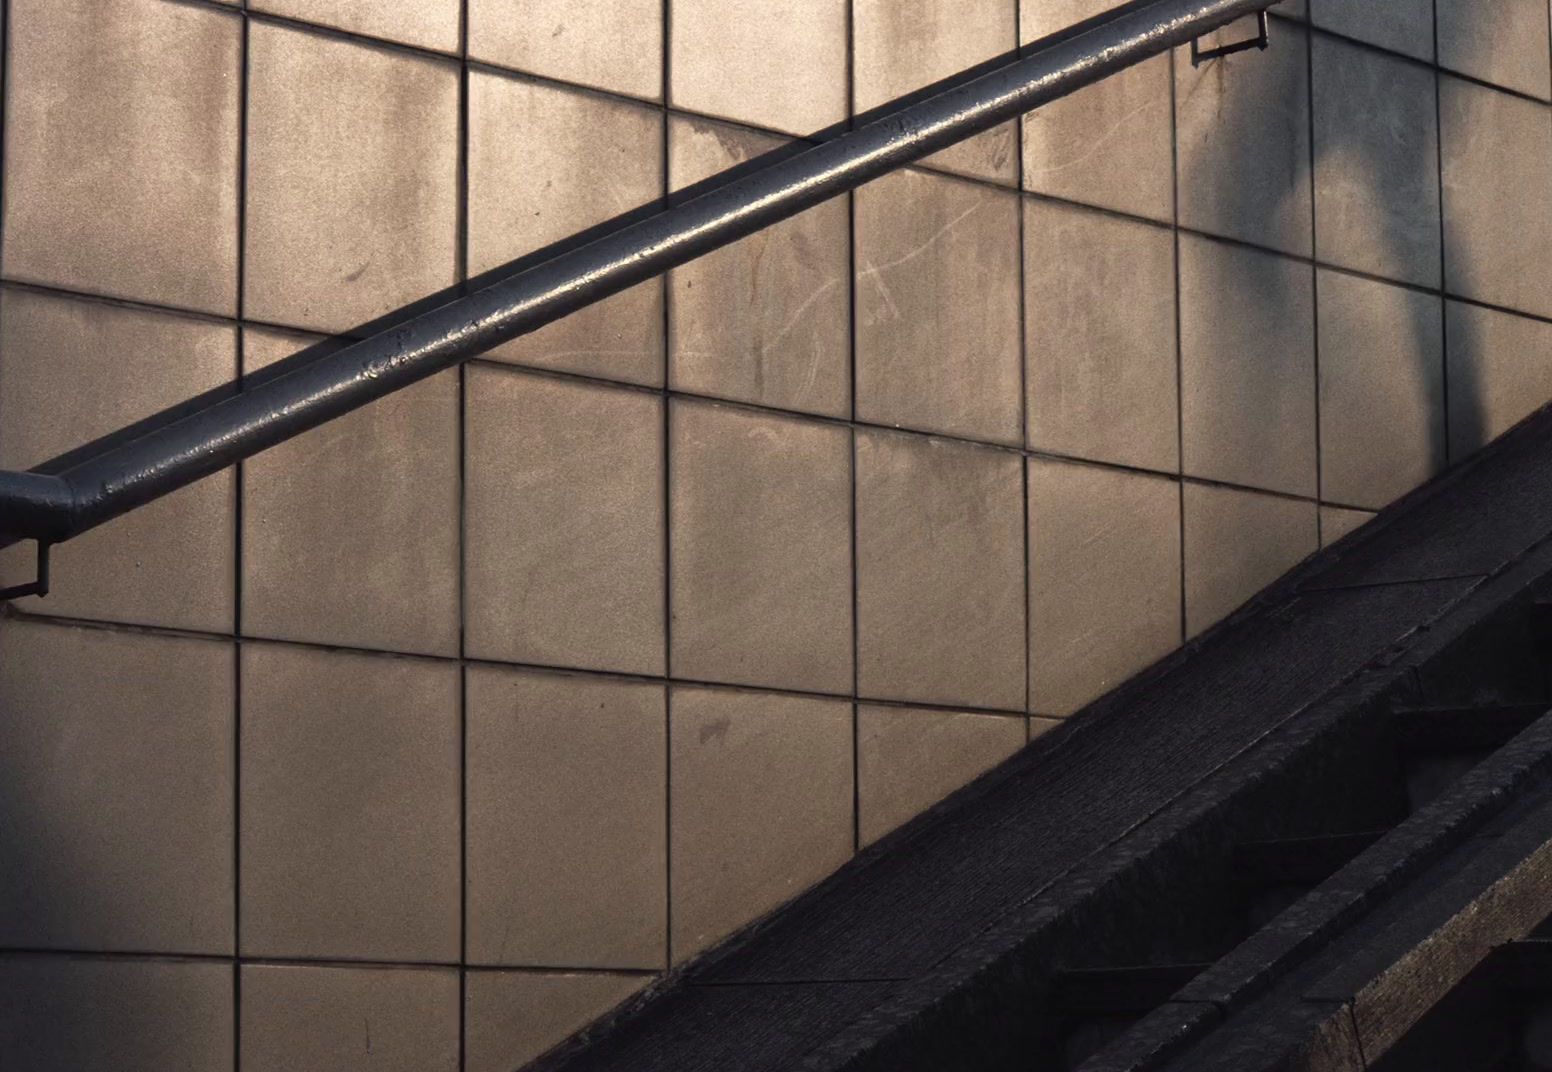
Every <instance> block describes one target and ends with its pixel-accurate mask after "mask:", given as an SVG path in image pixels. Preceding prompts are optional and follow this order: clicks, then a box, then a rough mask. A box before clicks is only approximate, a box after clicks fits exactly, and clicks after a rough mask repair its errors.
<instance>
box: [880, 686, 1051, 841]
mask: <svg viewBox="0 0 1552 1072" xmlns="http://www.w3.org/2000/svg"><path fill="white" fill-rule="evenodd" d="M1027 736H1028V726H1027V725H1026V724H1025V720H1024V719H1022V718H1018V717H1015V716H1012V715H973V714H961V713H958V712H954V711H931V710H926V709H924V708H917V707H880V706H877V705H873V704H862V705H859V706H858V708H857V808H858V817H857V825H858V832H859V836H860V838H861V843H862V844H863V845H871V844H872V843H873V842H875V841H877V840H878V839H879V838H881V837H883V836H884V835H885V834H887V833H889V832H890V831H891V830H893V829H895V828H896V827H898V826H900V825H901V824H902V823H904V822H905V821H906V820H907V819H910V818H912V817H913V816H915V815H917V814H919V813H921V812H923V811H926V810H927V809H928V808H930V807H931V806H932V805H934V804H936V803H937V802H938V801H940V800H942V799H943V798H944V797H946V796H948V795H949V794H950V793H952V792H953V791H954V790H956V789H958V788H959V787H961V786H963V785H966V784H968V783H969V782H972V781H974V780H975V778H976V777H977V776H978V775H980V774H982V773H984V772H985V771H988V770H990V769H991V768H992V767H995V766H996V765H997V764H999V763H1001V762H1002V761H1003V760H1005V759H1007V758H1008V757H1009V756H1011V755H1013V753H1015V752H1017V751H1018V750H1019V749H1020V748H1023V747H1024V744H1025V741H1026V739H1027Z"/></svg>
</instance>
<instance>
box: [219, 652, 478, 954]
mask: <svg viewBox="0 0 1552 1072" xmlns="http://www.w3.org/2000/svg"><path fill="white" fill-rule="evenodd" d="M242 705H243V706H242V753H241V754H242V805H241V814H240V819H241V824H242V830H241V832H242V902H241V904H242V909H241V910H242V944H243V949H242V952H243V953H244V954H247V955H251V956H265V957H333V958H360V959H366V960H455V959H457V957H458V945H459V941H458V931H459V922H458V916H459V893H458V884H459V847H458V846H459V818H458V815H459V788H458V771H459V763H460V747H461V743H460V740H459V725H458V723H459V688H458V669H457V667H456V666H454V665H452V664H451V663H433V662H425V661H421V660H416V659H396V658H389V657H386V656H380V655H360V654H355V653H351V652H334V651H320V650H316V649H311V648H300V647H292V646H289V645H286V646H282V645H271V644H252V643H249V644H244V645H243V649H242Z"/></svg>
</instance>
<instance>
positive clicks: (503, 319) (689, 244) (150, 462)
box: [0, 0, 1277, 594]
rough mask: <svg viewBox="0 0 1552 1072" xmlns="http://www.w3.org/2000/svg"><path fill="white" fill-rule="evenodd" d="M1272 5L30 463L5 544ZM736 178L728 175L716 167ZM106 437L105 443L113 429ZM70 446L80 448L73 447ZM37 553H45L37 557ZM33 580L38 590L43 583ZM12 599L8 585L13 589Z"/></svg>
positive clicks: (713, 205)
mask: <svg viewBox="0 0 1552 1072" xmlns="http://www.w3.org/2000/svg"><path fill="white" fill-rule="evenodd" d="M1276 2H1277V0H1134V2H1132V3H1128V4H1125V5H1123V6H1121V7H1118V8H1116V9H1115V10H1113V11H1109V12H1107V13H1105V14H1103V15H1100V16H1098V17H1096V18H1093V19H1090V20H1088V21H1086V22H1083V23H1080V24H1078V25H1077V26H1074V27H1071V28H1069V29H1068V30H1065V31H1063V32H1061V33H1058V34H1055V35H1053V36H1051V37H1047V38H1044V39H1043V40H1040V41H1037V42H1034V43H1033V44H1031V45H1029V46H1027V47H1025V48H1023V49H1020V50H1019V51H1018V52H1016V53H1013V54H1011V56H1010V57H1009V58H1008V59H1006V60H1005V61H1002V62H999V63H996V64H994V65H991V66H988V67H984V68H980V69H976V70H974V71H971V72H967V73H966V74H965V75H963V76H961V77H960V78H958V79H953V80H949V81H948V82H945V83H942V84H940V86H941V87H946V88H938V89H936V90H934V91H931V92H930V94H928V95H923V94H920V93H918V94H913V95H912V96H910V97H907V98H903V99H901V100H900V101H896V102H894V103H891V104H889V105H885V106H884V107H883V108H881V109H878V110H876V111H874V112H873V113H870V115H871V117H870V118H867V119H866V121H865V122H863V123H861V125H859V126H857V127H856V128H855V129H853V130H851V131H849V132H847V133H844V134H841V135H839V136H838V137H836V138H834V139H833V140H829V141H825V142H822V143H820V144H818V145H816V146H814V147H813V148H810V149H807V150H805V151H803V152H801V153H798V154H796V155H792V156H790V157H788V158H786V159H782V160H779V161H778V162H776V163H773V164H770V165H769V166H766V167H763V168H760V169H759V170H757V171H754V172H752V173H750V174H746V175H743V176H742V177H740V178H733V179H731V180H730V181H728V182H726V183H724V184H722V185H720V186H715V183H716V180H712V183H711V185H714V186H715V188H713V189H711V190H710V192H707V193H704V194H702V195H700V196H697V197H694V198H692V199H690V200H687V201H685V202H684V203H683V204H679V205H675V206H673V207H670V208H666V209H664V210H663V211H661V212H658V213H657V214H655V215H652V216H650V217H648V218H646V219H642V220H639V221H637V222H629V223H624V224H621V225H620V226H618V227H616V228H614V229H612V230H610V231H608V232H607V233H604V234H603V235H602V236H600V237H597V238H595V239H593V240H592V241H589V242H587V244H585V245H581V246H580V247H577V246H576V245H575V240H571V241H568V242H561V243H557V244H555V245H554V246H551V247H548V248H547V249H545V250H541V251H539V252H538V253H536V254H533V255H530V256H529V257H525V258H523V261H522V262H521V263H526V264H530V265H531V266H530V267H527V268H526V269H524V270H521V271H517V272H514V273H513V274H511V275H510V276H508V277H507V278H504V279H500V280H499V281H497V282H495V283H492V284H490V285H489V286H486V287H484V288H483V289H480V290H476V291H475V292H473V293H471V294H468V295H466V296H463V297H459V298H456V299H455V300H452V301H449V302H448V303H446V304H444V305H441V306H440V307H438V308H434V309H431V310H430V311H428V312H424V313H421V314H419V315H417V316H414V317H413V318H411V319H408V320H405V321H404V322H403V323H400V324H398V325H396V326H394V327H391V328H389V329H387V330H385V331H382V332H380V333H379V334H376V335H373V336H371V337H370V338H366V339H363V340H361V341H359V342H356V343H353V344H351V345H349V346H346V347H345V348H343V349H341V350H339V351H337V352H335V353H332V354H329V355H327V356H324V357H320V358H318V359H317V360H313V361H310V362H308V363H306V364H303V365H301V366H300V367H297V368H296V369H294V370H292V371H289V372H286V373H285V374H283V375H280V376H277V377H274V378H271V379H268V380H266V381H264V382H261V383H258V384H257V385H252V386H249V385H245V386H244V388H243V389H242V391H241V392H240V393H230V392H227V393H225V394H224V396H222V397H217V398H215V399H213V400H212V401H210V402H208V403H206V404H203V405H200V406H198V407H197V408H195V409H193V411H192V412H189V413H186V414H184V415H182V416H181V417H178V418H177V419H175V420H171V421H170V422H168V423H165V424H163V425H161V426H160V427H156V428H153V429H150V430H147V431H145V432H144V434H140V435H132V436H130V437H128V438H126V439H125V440H124V441H122V442H117V443H114V444H113V445H111V446H108V447H106V448H105V449H103V450H102V451H101V452H99V453H95V454H92V455H90V456H88V457H85V458H84V459H75V458H74V456H66V457H69V458H72V460H71V461H70V462H69V464H67V465H64V466H62V467H60V466H54V467H50V466H40V467H38V468H35V469H33V470H31V471H29V472H4V471H0V546H5V545H7V544H11V543H15V542H17V541H18V540H23V539H33V540H37V541H38V543H39V546H40V548H42V549H45V550H46V548H47V546H48V545H49V544H52V543H58V542H61V541H64V540H68V539H70V538H71V537H73V536H76V535H79V534H80V533H82V532H85V531H86V530H88V529H90V528H92V527H94V526H96V525H100V524H102V523H103V522H105V521H108V520H111V519H112V518H115V517H118V516H119V515H121V514H124V513H127V512H128V511H130V510H133V509H134V508H136V507H138V506H141V505H144V504H145V503H147V502H150V501H151V500H153V499H157V498H159V497H161V496H163V495H166V494H168V493H169V492H172V491H176V490H177V489H178V488H181V487H183V486H185V485H187V484H190V483H193V482H194V481H196V480H199V479H200V478H201V477H204V476H208V475H209V474H211V473H213V472H216V471H217V470H220V469H223V468H225V467H227V466H229V465H232V464H234V463H236V462H238V461H241V460H242V459H244V458H248V457H251V456H252V455H254V454H257V453H258V452H260V451H262V450H264V449H266V448H267V447H271V446H274V445H275V444H277V443H280V442H282V441H283V440H286V439H289V438H291V437H293V436H296V435H299V434H301V433H302V432H306V431H308V430H309V429H312V428H315V427H317V426H318V425H320V424H323V423H324V422H326V421H329V420H332V419H334V418H335V417H339V416H341V415H343V414H345V413H348V412H350V411H351V410H354V409H357V408H359V407H361V406H364V405H366V404H367V403H369V402H372V401H374V400H376V399H378V398H381V397H382V396H384V395H386V394H389V393H391V392H393V391H397V390H400V389H401V388H404V387H408V386H410V385H411V384H413V383H415V382H417V381H419V380H422V379H425V378H426V377H427V376H431V375H433V374H434V373H437V372H440V371H441V370H443V369H445V368H448V367H450V366H453V365H456V364H458V363H460V362H462V361H466V360H468V359H470V358H472V357H476V356H478V355H479V354H482V353H484V352H486V351H487V350H490V349H491V348H493V347H495V346H498V345H500V344H501V343H503V342H506V341H507V340H509V339H512V338H515V337H517V336H519V335H524V334H527V333H529V332H532V331H536V330H538V329H539V328H541V327H543V326H545V325H546V324H549V323H551V322H553V321H555V320H559V319H560V318H561V317H563V316H566V315H567V314H569V313H573V312H575V311H577V310H578V309H581V308H582V307H584V306H586V305H590V304H593V303H594V302H598V301H601V300H603V299H604V298H607V297H609V296H610V295H613V294H617V293H619V292H620V291H622V290H625V289H627V288H628V287H631V286H634V285H635V284H637V283H641V282H643V281H645V280H647V279H650V278H651V277H653V276H655V275H658V274H660V273H662V272H664V271H667V270H668V269H670V268H674V267H677V266H679V265H681V264H684V263H686V262H687V261H690V260H693V259H694V258H696V257H698V256H700V255H702V254H704V253H709V252H711V251H712V250H715V249H718V248H719V247H722V246H725V245H728V244H729V243H731V242H735V241H737V240H738V239H740V238H744V237H746V236H747V235H750V234H753V233H754V232H756V231H758V230H760V229H762V228H764V227H767V226H769V225H771V224H773V223H777V222H779V221H781V220H784V219H787V218H788V217H791V216H795V215H797V214H798V213H800V212H803V211H804V210H806V209H809V208H812V207H813V206H814V205H817V204H819V203H820V202H822V201H826V200H828V199H829V198H831V197H834V196H836V195H837V194H842V193H845V192H846V191H848V190H852V189H855V188H856V187H858V186H860V185H862V184H863V183H866V182H868V181H870V180H872V179H876V178H878V177H879V176H881V175H884V174H886V173H887V172H890V171H893V170H895V169H897V168H900V167H902V166H904V165H906V164H909V163H912V162H913V161H916V160H920V159H921V158H922V157H925V156H927V155H929V154H931V153H934V152H937V151H938V150H940V149H943V148H946V147H947V146H949V145H952V144H954V143H956V142H960V141H963V140H965V139H966V138H969V137H972V136H973V135H975V134H978V133H980V132H982V131H985V130H989V129H991V128H992V127H995V126H997V125H998V124H1000V123H1003V122H1006V121H1007V120H1010V119H1013V118H1015V117H1016V116H1019V115H1021V114H1023V113H1025V112H1028V111H1031V110H1033V109H1035V108H1037V107H1039V106H1040V105H1042V104H1046V103H1048V102H1050V101H1052V100H1055V99H1057V98H1059V97H1063V96H1066V95H1068V94H1070V93H1072V92H1074V91H1076V90H1078V89H1080V88H1082V87H1084V86H1087V85H1089V84H1091V83H1093V82H1097V81H1099V80H1101V79H1103V78H1105V77H1107V76H1109V75H1111V74H1114V73H1115V72H1117V71H1120V70H1122V69H1123V68H1126V67H1129V66H1132V65H1134V64H1137V63H1139V62H1141V61H1143V60H1145V59H1148V58H1149V57H1151V56H1155V55H1158V54H1160V53H1162V52H1165V51H1168V50H1169V49H1171V48H1173V47H1175V46H1176V45H1181V44H1184V43H1186V42H1188V41H1193V40H1195V39H1197V38H1199V37H1201V36H1202V35H1203V34H1206V33H1208V32H1210V31H1212V30H1214V29H1217V28H1218V27H1220V26H1223V25H1224V24H1226V23H1228V22H1231V21H1233V20H1234V19H1236V18H1238V17H1240V16H1242V15H1246V14H1250V13H1253V12H1264V11H1265V10H1266V9H1267V8H1268V7H1271V6H1273V5H1274V4H1275V3H1276ZM726 174H728V175H731V174H733V173H726ZM110 438H111V437H110ZM76 453H77V454H79V453H81V452H76ZM43 560H44V561H46V558H44V559H43ZM44 587H45V588H46V582H45V585H44ZM13 594H14V593H13Z"/></svg>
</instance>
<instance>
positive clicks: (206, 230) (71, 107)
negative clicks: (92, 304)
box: [4, 0, 242, 315]
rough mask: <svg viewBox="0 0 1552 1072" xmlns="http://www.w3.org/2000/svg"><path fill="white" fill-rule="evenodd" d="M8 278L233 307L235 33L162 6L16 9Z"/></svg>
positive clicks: (131, 1)
mask: <svg viewBox="0 0 1552 1072" xmlns="http://www.w3.org/2000/svg"><path fill="white" fill-rule="evenodd" d="M9 37H10V39H9V41H8V42H7V45H8V56H9V69H8V71H7V83H8V84H7V92H6V108H7V115H6V130H5V141H6V150H7V151H6V158H5V227H4V231H5V240H4V260H5V273H6V276H7V278H10V279H24V280H27V281H29V282H34V283H48V284H52V285H54V286H60V287H67V288H70V289H74V290H84V291H90V292H94V293H99V294H110V295H113V296H114V297H120V298H134V299H138V300H140V301H146V302H156V303H159V304H164V305H174V306H180V307H184V308H190V309H201V310H205V311H208V312H212V313H223V314H227V315H230V314H232V313H234V312H236V310H237V192H238V177H237V155H238V129H239V125H240V111H241V104H240V102H239V86H240V83H241V75H240V70H241V66H242V23H241V21H240V20H239V19H238V18H237V17H236V16H235V15H231V14H228V13H226V12H221V11H217V10H215V9H212V8H208V7H199V6H196V5H188V4H169V3H166V2H165V0H119V2H117V3H113V4H104V3H103V2H102V0H16V3H15V4H14V5H13V6H12V8H11V14H10V29H9Z"/></svg>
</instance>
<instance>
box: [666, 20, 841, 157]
mask: <svg viewBox="0 0 1552 1072" xmlns="http://www.w3.org/2000/svg"><path fill="white" fill-rule="evenodd" d="M847 4H848V0H741V2H739V3H728V0H672V5H673V6H672V11H673V14H672V28H673V29H672V33H671V34H670V36H669V44H668V69H669V72H670V75H669V77H670V88H669V95H670V99H671V101H672V102H673V105H674V106H675V107H676V108H683V109H686V110H688V111H692V112H702V113H705V114H707V115H714V116H717V117H719V118H722V119H732V120H737V121H742V122H746V123H753V124H754V125H756V126H761V127H767V128H769V129H771V130H780V131H785V132H786V133H788V134H811V133H813V132H814V131H817V130H820V129H821V128H824V127H828V126H830V125H831V124H833V123H839V122H841V121H842V120H843V119H845V118H846V115H847V100H846V96H847V91H846V74H847V59H846V35H847V22H848V19H847V11H846V9H847Z"/></svg>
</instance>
